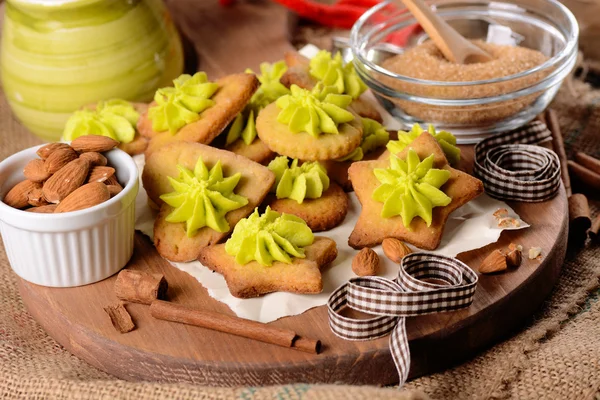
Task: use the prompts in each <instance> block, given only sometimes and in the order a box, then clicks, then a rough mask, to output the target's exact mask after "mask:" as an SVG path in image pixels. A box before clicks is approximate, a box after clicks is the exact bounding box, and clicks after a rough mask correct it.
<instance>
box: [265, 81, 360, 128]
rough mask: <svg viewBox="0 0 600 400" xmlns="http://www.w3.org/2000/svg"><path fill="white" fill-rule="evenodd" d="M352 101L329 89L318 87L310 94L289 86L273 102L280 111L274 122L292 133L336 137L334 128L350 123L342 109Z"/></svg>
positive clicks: (348, 117)
mask: <svg viewBox="0 0 600 400" xmlns="http://www.w3.org/2000/svg"><path fill="white" fill-rule="evenodd" d="M351 101H352V98H351V97H350V96H347V95H342V94H336V93H335V88H334V87H332V86H327V87H325V86H323V85H321V84H318V85H317V86H315V87H314V89H313V90H312V91H308V90H306V89H302V88H300V87H298V86H296V85H292V87H291V93H290V94H288V95H285V96H282V97H280V98H279V99H277V102H276V103H275V104H277V107H278V108H280V109H281V111H280V112H279V115H278V116H277V121H279V122H281V123H282V124H286V125H287V126H288V127H289V129H290V131H292V133H299V132H308V133H309V134H310V135H312V136H314V137H318V136H319V135H320V134H321V133H333V134H338V133H339V131H338V126H339V125H340V124H343V123H344V122H350V121H353V120H354V114H352V113H351V112H350V111H348V110H346V107H348V105H349V104H350V102H351Z"/></svg>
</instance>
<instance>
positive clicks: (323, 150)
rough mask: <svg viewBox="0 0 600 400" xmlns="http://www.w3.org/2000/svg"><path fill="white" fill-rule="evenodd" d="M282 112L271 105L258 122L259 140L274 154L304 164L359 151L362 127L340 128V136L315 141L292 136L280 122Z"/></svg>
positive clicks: (303, 134)
mask: <svg viewBox="0 0 600 400" xmlns="http://www.w3.org/2000/svg"><path fill="white" fill-rule="evenodd" d="M278 115H279V108H278V107H277V105H276V104H275V103H271V104H270V105H268V106H267V107H266V108H264V109H263V110H261V112H260V113H259V114H258V117H257V118H256V130H257V131H258V136H259V137H260V139H261V140H262V141H263V142H264V143H265V144H266V145H267V146H268V147H269V148H270V149H271V150H272V151H274V152H275V153H278V154H281V155H284V156H288V157H291V158H298V159H300V160H305V161H320V160H331V159H335V158H340V157H343V156H345V155H346V154H348V153H350V152H351V151H352V150H354V149H356V148H357V147H358V146H359V145H360V142H361V140H362V123H361V122H360V118H358V117H356V118H355V119H354V120H353V121H351V122H348V123H343V124H340V126H339V128H338V129H339V132H340V133H339V134H337V135H336V134H331V133H324V134H321V135H319V136H318V137H314V136H312V135H310V134H308V133H306V132H299V133H292V132H291V131H290V130H289V129H288V127H287V126H286V125H285V124H282V123H280V122H278V121H277V116H278Z"/></svg>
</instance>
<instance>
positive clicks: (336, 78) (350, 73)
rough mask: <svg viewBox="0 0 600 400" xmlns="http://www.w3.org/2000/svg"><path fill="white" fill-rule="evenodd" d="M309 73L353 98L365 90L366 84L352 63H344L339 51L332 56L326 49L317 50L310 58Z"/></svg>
mask: <svg viewBox="0 0 600 400" xmlns="http://www.w3.org/2000/svg"><path fill="white" fill-rule="evenodd" d="M310 74H311V75H312V77H313V78H316V79H318V80H319V81H321V82H323V84H324V85H325V86H334V87H335V88H336V90H337V93H339V94H347V95H349V96H350V97H352V99H353V100H354V99H356V98H358V96H360V95H361V94H362V93H363V92H364V91H365V90H367V85H365V83H364V82H363V81H362V80H361V79H360V78H359V77H358V74H357V73H356V70H355V69H354V65H353V64H352V63H348V64H346V65H344V61H343V59H342V55H341V53H340V52H337V53H336V54H335V56H332V55H331V53H330V52H328V51H326V50H321V51H319V52H318V53H317V55H316V56H314V57H313V58H312V59H311V60H310Z"/></svg>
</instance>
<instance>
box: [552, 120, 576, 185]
mask: <svg viewBox="0 0 600 400" xmlns="http://www.w3.org/2000/svg"><path fill="white" fill-rule="evenodd" d="M546 121H547V126H548V129H550V132H552V141H553V142H554V143H553V144H554V151H555V152H556V154H557V155H558V159H559V160H560V169H561V178H562V181H563V184H564V185H565V191H566V192H567V196H570V195H571V193H572V191H571V178H570V177H569V169H568V168H567V152H566V151H565V142H564V140H563V137H562V133H561V132H560V125H559V124H558V117H557V116H556V112H555V111H554V110H551V109H548V110H547V111H546Z"/></svg>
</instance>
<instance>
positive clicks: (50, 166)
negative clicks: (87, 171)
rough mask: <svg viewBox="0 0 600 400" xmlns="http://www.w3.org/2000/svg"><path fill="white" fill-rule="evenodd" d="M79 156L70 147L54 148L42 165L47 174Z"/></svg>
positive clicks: (53, 172)
mask: <svg viewBox="0 0 600 400" xmlns="http://www.w3.org/2000/svg"><path fill="white" fill-rule="evenodd" d="M77 157H79V154H77V152H76V151H75V150H73V149H72V148H70V147H68V148H64V149H56V150H54V151H53V152H52V153H50V155H49V156H48V158H46V161H45V162H44V167H45V168H46V171H48V173H49V174H55V173H56V172H57V171H58V170H59V169H61V168H62V167H64V166H65V165H67V164H68V163H70V162H71V161H73V160H74V159H76V158H77Z"/></svg>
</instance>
